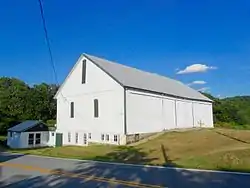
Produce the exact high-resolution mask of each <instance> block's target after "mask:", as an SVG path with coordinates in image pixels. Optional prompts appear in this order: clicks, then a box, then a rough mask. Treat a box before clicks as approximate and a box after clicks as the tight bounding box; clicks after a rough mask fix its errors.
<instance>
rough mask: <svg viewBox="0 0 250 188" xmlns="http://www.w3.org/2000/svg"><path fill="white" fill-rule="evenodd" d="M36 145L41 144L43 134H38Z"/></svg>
mask: <svg viewBox="0 0 250 188" xmlns="http://www.w3.org/2000/svg"><path fill="white" fill-rule="evenodd" d="M36 144H41V133H36Z"/></svg>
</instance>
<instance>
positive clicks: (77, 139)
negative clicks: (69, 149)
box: [76, 133, 78, 144]
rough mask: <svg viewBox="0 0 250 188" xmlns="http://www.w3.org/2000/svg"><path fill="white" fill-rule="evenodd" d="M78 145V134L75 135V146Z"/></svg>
mask: <svg viewBox="0 0 250 188" xmlns="http://www.w3.org/2000/svg"><path fill="white" fill-rule="evenodd" d="M77 143H78V133H76V144H77Z"/></svg>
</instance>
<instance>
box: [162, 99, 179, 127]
mask: <svg viewBox="0 0 250 188" xmlns="http://www.w3.org/2000/svg"><path fill="white" fill-rule="evenodd" d="M162 118H163V129H166V130H168V129H175V128H176V122H175V121H176V117H175V100H174V99H172V98H166V97H164V98H163V117H162Z"/></svg>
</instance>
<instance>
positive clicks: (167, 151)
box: [12, 128, 250, 172]
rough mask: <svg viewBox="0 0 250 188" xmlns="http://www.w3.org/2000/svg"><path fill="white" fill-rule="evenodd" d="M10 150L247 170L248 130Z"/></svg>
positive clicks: (249, 163)
mask: <svg viewBox="0 0 250 188" xmlns="http://www.w3.org/2000/svg"><path fill="white" fill-rule="evenodd" d="M12 151H13V152H21V153H25V154H34V155H46V156H54V157H67V158H76V159H91V160H100V161H112V162H124V163H135V164H152V165H167V166H176V167H188V168H202V169H217V170H233V171H248V172H250V131H249V130H235V129H218V128H215V129H201V130H191V131H185V132H168V133H165V134H164V135H162V136H159V137H158V138H156V139H154V140H150V141H148V142H145V143H143V144H139V145H137V146H130V147H129V146H110V145H91V146H88V147H76V146H67V147H57V148H43V149H28V150H12Z"/></svg>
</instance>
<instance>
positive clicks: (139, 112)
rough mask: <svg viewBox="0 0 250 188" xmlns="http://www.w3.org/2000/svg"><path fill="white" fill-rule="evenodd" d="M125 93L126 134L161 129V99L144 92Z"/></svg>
mask: <svg viewBox="0 0 250 188" xmlns="http://www.w3.org/2000/svg"><path fill="white" fill-rule="evenodd" d="M126 93H127V98H126V103H127V106H126V111H127V114H126V115H127V116H126V117H127V134H133V133H148V132H158V131H162V130H163V122H162V99H161V98H160V97H158V96H152V95H147V94H145V93H138V92H137V93H136V92H133V91H127V92H126Z"/></svg>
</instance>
